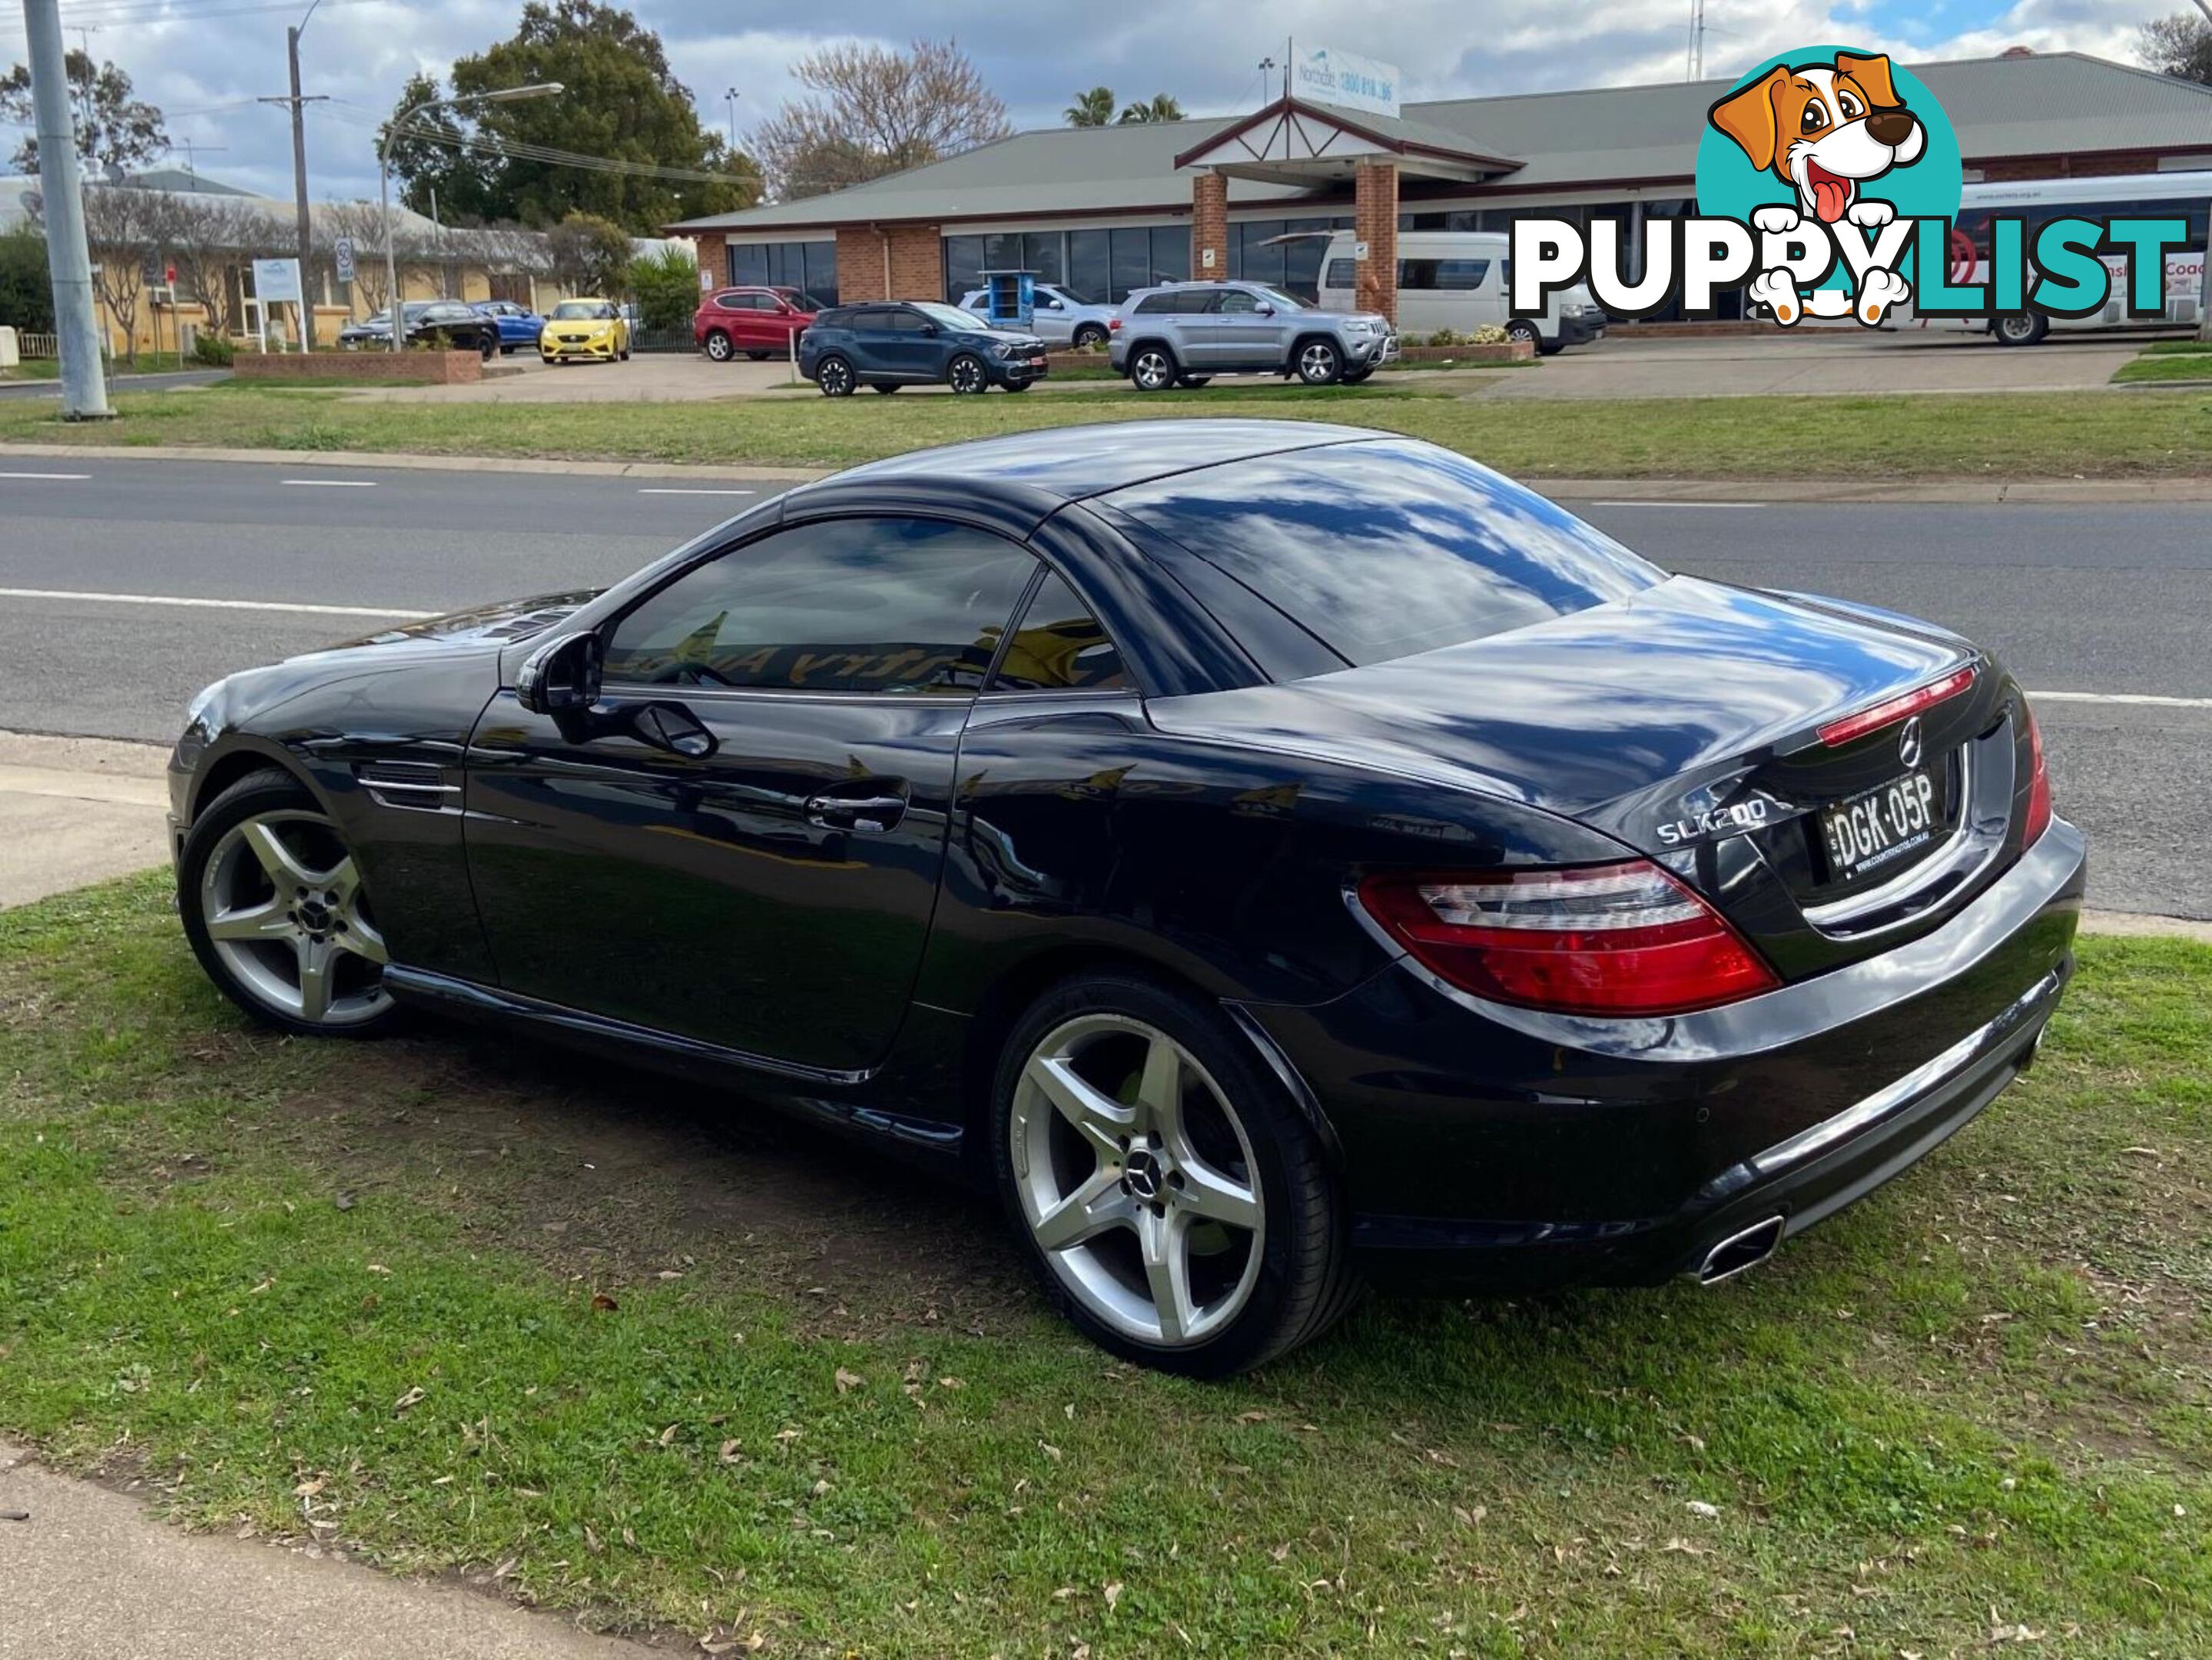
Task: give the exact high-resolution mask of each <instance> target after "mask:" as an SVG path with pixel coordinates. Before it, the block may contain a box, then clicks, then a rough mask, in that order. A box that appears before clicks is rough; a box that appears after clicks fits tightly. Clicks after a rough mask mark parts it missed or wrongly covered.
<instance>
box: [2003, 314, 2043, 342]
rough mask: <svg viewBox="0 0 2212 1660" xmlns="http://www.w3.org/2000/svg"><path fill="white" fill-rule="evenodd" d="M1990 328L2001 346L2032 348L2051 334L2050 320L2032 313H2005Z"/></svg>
mask: <svg viewBox="0 0 2212 1660" xmlns="http://www.w3.org/2000/svg"><path fill="white" fill-rule="evenodd" d="M1990 329H1991V331H1993V332H1994V333H1995V334H1996V337H1997V344H1999V345H2001V346H2032V345H2033V344H2035V343H2036V342H2037V341H2039V340H2040V339H2042V338H2043V337H2044V336H2045V335H2046V334H2048V333H2050V332H2051V319H2049V318H2047V317H2039V316H2038V315H2036V314H2035V313H2033V312H2027V311H2015V312H2007V313H2005V314H2004V315H2003V316H2002V317H2000V318H1998V319H1997V320H1996V322H1995V323H1993V324H1991V325H1990Z"/></svg>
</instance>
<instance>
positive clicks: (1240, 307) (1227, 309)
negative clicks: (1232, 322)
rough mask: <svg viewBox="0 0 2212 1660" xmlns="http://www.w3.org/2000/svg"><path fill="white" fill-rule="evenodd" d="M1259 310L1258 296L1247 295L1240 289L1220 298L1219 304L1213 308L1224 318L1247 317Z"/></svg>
mask: <svg viewBox="0 0 2212 1660" xmlns="http://www.w3.org/2000/svg"><path fill="white" fill-rule="evenodd" d="M1259 309H1260V300H1259V296H1258V295H1250V294H1247V293H1245V292H1244V290H1243V289H1230V290H1229V291H1228V292H1227V293H1225V294H1224V295H1222V296H1221V303H1220V304H1219V305H1218V306H1216V307H1214V310H1216V311H1218V312H1219V313H1221V314H1222V315H1223V316H1225V317H1227V316H1232V315H1234V316H1249V315H1250V314H1251V313H1254V312H1255V311H1257V310H1259Z"/></svg>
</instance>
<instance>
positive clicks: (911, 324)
mask: <svg viewBox="0 0 2212 1660" xmlns="http://www.w3.org/2000/svg"><path fill="white" fill-rule="evenodd" d="M877 326H878V327H879V328H886V329H890V331H892V332H894V333H896V334H920V333H921V331H923V330H924V329H926V328H927V327H928V326H929V319H927V317H923V316H921V314H920V313H915V312H910V311H887V312H885V313H883V320H882V321H881V322H880V323H879V324H878V325H877Z"/></svg>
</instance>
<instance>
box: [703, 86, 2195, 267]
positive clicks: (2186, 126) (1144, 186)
mask: <svg viewBox="0 0 2212 1660" xmlns="http://www.w3.org/2000/svg"><path fill="white" fill-rule="evenodd" d="M1909 67H1910V68H1911V70H1912V71H1913V73H1914V74H1916V75H1917V76H1919V77H1920V78H1921V79H1922V80H1923V81H1924V82H1926V83H1927V85H1928V88H1929V91H1931V92H1933V93H1934V94H1936V98H1937V100H1939V101H1940V102H1941V103H1942V106H1943V108H1944V110H1945V111H1946V112H1947V113H1948V114H1949V116H1950V118H1951V121H1952V124H1953V125H1954V126H1955V127H1956V128H1957V129H1958V133H1959V143H1960V149H1961V150H1962V151H1963V152H1964V154H1965V155H1966V161H1967V163H1968V165H1970V166H1971V165H1974V164H1976V163H1978V162H1982V161H1994V160H1999V159H2002V158H2006V157H2015V156H2031V155H2034V156H2041V155H2078V154H2081V153H2085V152H2091V151H2097V150H2146V149H2168V150H2172V149H2184V150H2185V149H2204V150H2207V151H2212V87H2203V86H2198V85H2197V84H2195V83H2194V82H2187V81H2179V80H2176V79H2174V78H2172V76H2162V75H2157V74H2154V73H2153V72H2151V71H2150V70H2141V69H2134V68H2130V67H2129V66H2128V65H2126V64H2114V63H2109V62H2107V61H2106V60H2105V59H2103V58H2092V57H2089V56H2087V54H2085V53H2081V52H2051V53H2045V54H2038V55H2035V56H2031V57H2022V58H1966V59H1961V60H1958V61H1954V62H1950V63H1940V64H1912V65H1910V66H1909ZM1733 83H1734V82H1733V80H1732V79H1721V80H1714V81H1703V82H1674V83H1671V84H1667V85H1662V86H1649V87H1600V88H1589V89H1587V90H1583V91H1576V92H1550V93H1531V94H1514V95H1509V96H1506V97H1500V98H1457V99H1445V100H1439V101H1437V102H1434V103H1425V104H1408V105H1407V106H1405V113H1404V117H1403V119H1401V121H1399V122H1396V123H1395V124H1391V127H1392V131H1393V132H1394V135H1395V134H1396V133H1398V132H1400V131H1402V133H1403V134H1404V136H1405V137H1409V138H1412V137H1416V135H1418V139H1417V142H1420V143H1449V144H1451V145H1455V146H1461V147H1465V148H1467V149H1473V150H1476V151H1479V152H1480V153H1482V154H1485V155H1497V156H1503V157H1507V158H1510V159H1513V160H1516V161H1520V162H1521V163H1522V165H1521V166H1520V167H1517V168H1516V169H1515V170H1514V171H1512V172H1510V173H1506V174H1505V175H1504V176H1503V177H1502V178H1499V179H1495V180H1492V181H1490V182H1489V183H1487V184H1485V185H1470V186H1468V189H1467V191H1466V192H1465V194H1466V195H1467V196H1468V198H1471V199H1473V198H1480V197H1482V196H1485V195H1487V194H1490V193H1492V192H1498V191H1509V192H1520V191H1523V190H1528V189H1536V188H1541V189H1548V190H1554V191H1559V190H1571V189H1578V188H1586V187H1588V186H1590V185H1611V184H1625V183H1634V182H1638V181H1650V182H1661V181H1670V180H1685V181H1686V180H1687V179H1689V178H1690V177H1691V175H1692V173H1694V172H1695V171H1696V166H1697V153H1698V139H1699V135H1700V133H1702V131H1704V127H1705V112H1706V110H1707V109H1708V108H1709V107H1710V106H1711V104H1712V102H1713V100H1715V99H1717V98H1718V97H1719V96H1720V95H1721V94H1723V93H1724V92H1726V91H1727V90H1728V89H1729V87H1730V86H1731V85H1732V84H1733ZM1250 119H1251V117H1250V116H1249V115H1244V116H1224V117H1216V118H1212V119H1206V120H1197V121H1167V122H1157V123H1144V124H1133V125H1128V126H1110V127H1050V128H1043V129H1040V130H1038V131H1031V132H1023V133H1017V134H1015V135H1014V136H1013V137H1010V138H1003V139H1000V140H999V141H998V142H997V143H992V144H986V145H983V146H982V147H981V148H980V149H972V150H969V151H967V152H965V153H964V154H963V155H955V156H951V157H948V158H947V159H945V161H938V162H933V163H932V164H930V165H929V166H927V167H915V168H912V169H909V170H908V171H907V172H905V173H892V174H890V175H888V176H887V177H884V178H882V179H872V180H870V181H869V182H868V183H866V184H865V185H854V186H853V187H851V188H850V189H848V190H843V191H838V192H833V193H831V194H829V195H827V196H816V197H809V198H804V199H802V200H799V201H796V202H780V203H775V204H772V205H769V206H767V207H760V208H750V209H747V210H744V211H742V212H738V213H726V214H714V215H709V216H706V217H703V218H698V219H687V220H684V221H683V222H681V223H680V224H677V225H673V226H671V227H670V228H671V230H676V231H702V230H748V231H759V232H763V233H772V232H775V231H777V230H780V229H786V230H792V231H798V230H810V229H811V230H821V229H824V228H829V227H831V226H836V225H841V224H844V225H850V224H856V223H857V224H866V223H870V222H898V221H907V222H915V221H920V222H945V221H950V220H1036V219H1040V218H1048V217H1066V216H1080V215H1085V214H1097V215H1112V214H1116V213H1127V212H1132V211H1145V210H1149V211H1152V212H1154V213H1187V212H1188V210H1189V207H1190V198H1189V190H1188V184H1187V182H1186V181H1185V180H1184V179H1183V178H1182V177H1181V176H1179V175H1178V174H1177V173H1176V166H1175V162H1176V156H1178V155H1190V154H1194V153H1195V152H1197V151H1199V150H1200V149H1203V148H1204V147H1205V146H1206V144H1207V143H1209V142H1211V141H1212V139H1214V138H1215V137H1218V136H1219V135H1221V134H1223V133H1225V132H1227V131H1229V130H1231V128H1233V127H1236V126H1237V125H1240V124H1243V123H1245V122H1249V120H1250ZM1347 119H1350V120H1352V121H1355V122H1357V123H1358V124H1359V125H1364V126H1375V127H1380V126H1381V125H1383V123H1384V118H1382V117H1370V116H1364V115H1351V116H1348V118H1347ZM1459 193H1460V192H1454V195H1455V196H1456V195H1458V194H1459ZM1309 194H1310V192H1306V191H1304V190H1301V189H1298V188H1297V187H1295V186H1288V185H1267V184H1261V183H1258V182H1256V181H1253V180H1249V179H1231V180H1230V181H1229V199H1230V203H1231V205H1232V206H1246V207H1250V206H1256V205H1261V204H1271V203H1284V204H1295V203H1297V202H1298V201H1299V200H1301V199H1302V198H1306V197H1307V196H1308V195H1309Z"/></svg>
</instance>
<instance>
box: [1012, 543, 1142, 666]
mask: <svg viewBox="0 0 2212 1660" xmlns="http://www.w3.org/2000/svg"><path fill="white" fill-rule="evenodd" d="M1129 684H1131V682H1130V679H1129V673H1128V670H1127V668H1126V667H1125V666H1123V664H1122V662H1121V653H1120V652H1119V651H1117V650H1116V649H1115V646H1114V642H1113V641H1112V640H1110V639H1109V638H1108V637H1107V635H1106V629H1105V628H1104V626H1103V624H1102V623H1100V622H1099V621H1098V619H1097V617H1093V616H1092V615H1091V609H1090V607H1089V606H1087V605H1085V604H1084V603H1083V601H1081V600H1080V599H1077V598H1076V597H1075V590H1074V589H1073V588H1071V587H1068V586H1067V584H1066V582H1064V581H1061V580H1060V575H1059V574H1058V573H1057V572H1055V571H1047V572H1046V573H1045V576H1044V581H1042V582H1041V583H1039V584H1038V585H1037V591H1036V594H1035V595H1034V596H1033V597H1032V598H1031V599H1030V603H1029V607H1028V609H1027V610H1025V611H1023V613H1022V617H1021V621H1020V622H1019V623H1018V624H1017V625H1016V626H1015V629H1014V633H1013V637H1012V639H1011V640H1009V641H1008V642H1006V657H1005V659H1004V660H1002V661H1001V662H1000V665H999V672H998V673H997V674H996V675H994V677H993V678H992V680H991V690H994V691H1059V690H1072V689H1075V688H1092V687H1096V688H1100V689H1119V688H1121V687H1126V686H1127V685H1129Z"/></svg>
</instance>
